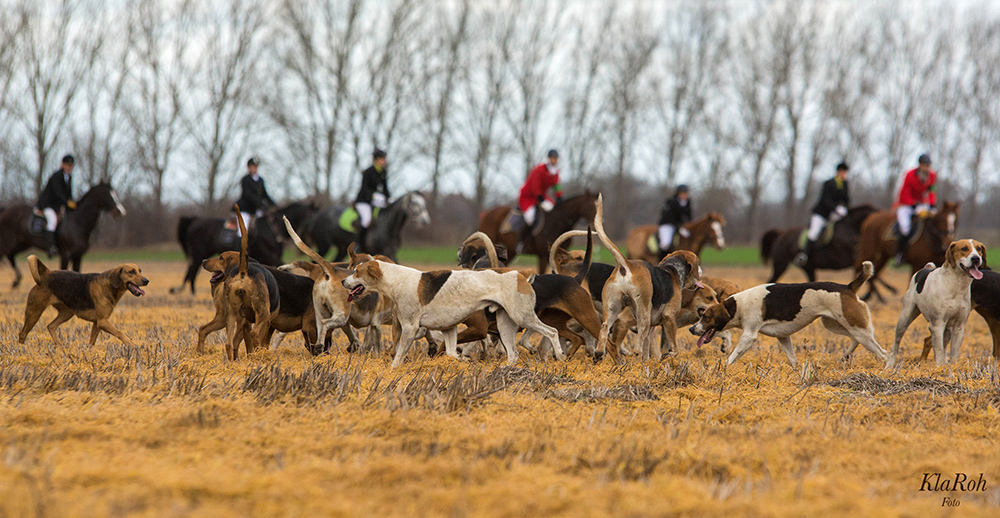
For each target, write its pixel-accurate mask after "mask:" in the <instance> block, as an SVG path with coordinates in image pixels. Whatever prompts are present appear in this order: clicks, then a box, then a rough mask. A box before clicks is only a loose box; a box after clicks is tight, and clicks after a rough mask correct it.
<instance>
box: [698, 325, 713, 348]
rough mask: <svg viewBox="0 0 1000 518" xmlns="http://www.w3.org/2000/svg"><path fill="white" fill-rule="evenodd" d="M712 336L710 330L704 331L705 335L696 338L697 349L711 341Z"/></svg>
mask: <svg viewBox="0 0 1000 518" xmlns="http://www.w3.org/2000/svg"><path fill="white" fill-rule="evenodd" d="M713 336H715V333H714V332H713V331H712V330H711V329H709V330H708V331H705V334H703V335H701V336H699V337H698V347H701V346H703V345H705V342H707V341H709V340H711V339H712V337H713Z"/></svg>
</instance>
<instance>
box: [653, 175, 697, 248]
mask: <svg viewBox="0 0 1000 518" xmlns="http://www.w3.org/2000/svg"><path fill="white" fill-rule="evenodd" d="M688 221H691V198H690V194H688V186H687V185H684V184H681V185H678V186H677V190H676V191H675V192H674V195H673V196H671V197H669V198H667V201H666V202H664V203H663V209H662V210H661V211H660V222H659V223H658V225H659V226H658V227H657V229H656V235H657V237H658V238H659V241H660V251H661V252H667V251H668V250H670V245H671V244H673V242H674V232H677V233H679V234H680V235H681V237H691V232H689V231H688V229H686V228H684V224H685V223H687V222H688Z"/></svg>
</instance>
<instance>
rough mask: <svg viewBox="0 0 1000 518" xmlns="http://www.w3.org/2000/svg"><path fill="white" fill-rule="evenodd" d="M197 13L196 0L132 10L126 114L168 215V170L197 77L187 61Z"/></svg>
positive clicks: (159, 205) (157, 0)
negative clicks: (186, 99)
mask: <svg viewBox="0 0 1000 518" xmlns="http://www.w3.org/2000/svg"><path fill="white" fill-rule="evenodd" d="M192 12H193V5H192V2H191V0H185V1H183V2H180V3H176V4H171V5H168V3H167V2H165V1H163V0H149V1H146V2H138V3H136V4H135V5H134V6H133V8H132V10H131V11H130V13H129V14H130V17H129V23H130V24H131V25H132V27H133V28H134V29H133V31H132V32H131V37H132V46H133V48H134V53H135V62H134V64H133V65H132V74H131V78H130V83H129V91H130V94H131V96H130V99H129V100H130V101H131V102H128V103H127V104H126V108H125V115H126V118H127V120H128V122H129V125H130V127H131V130H132V139H133V140H132V145H133V146H134V151H135V154H136V157H137V159H138V166H139V168H140V170H142V171H143V172H144V173H145V174H146V175H148V178H149V182H150V183H151V186H152V190H153V202H154V203H155V204H156V207H155V208H154V211H155V213H156V214H162V210H163V197H164V185H163V180H164V175H165V174H166V172H167V171H168V170H170V168H171V160H172V158H173V157H174V154H175V153H176V152H177V150H178V148H179V147H180V143H181V139H182V136H183V132H182V129H183V128H182V120H183V117H184V106H185V102H184V97H185V96H186V95H187V93H188V91H189V90H190V80H191V78H190V70H189V68H188V67H187V62H188V47H189V44H190V41H191V33H192V31H191V26H192V23H193V21H192V19H191V14H192Z"/></svg>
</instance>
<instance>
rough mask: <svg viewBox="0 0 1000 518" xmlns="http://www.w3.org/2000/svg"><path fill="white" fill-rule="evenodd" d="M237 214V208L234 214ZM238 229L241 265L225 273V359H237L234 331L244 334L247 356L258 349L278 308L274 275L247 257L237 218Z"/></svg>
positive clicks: (243, 228)
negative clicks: (226, 307) (226, 308)
mask: <svg viewBox="0 0 1000 518" xmlns="http://www.w3.org/2000/svg"><path fill="white" fill-rule="evenodd" d="M239 211H240V207H239V205H237V206H236V212H239ZM236 221H237V223H239V225H240V234H241V237H240V256H239V258H240V261H239V266H238V267H237V269H236V270H235V271H232V270H231V271H229V272H226V275H227V277H228V278H227V279H226V280H225V283H226V287H225V288H224V289H225V290H226V292H227V293H226V303H227V304H228V305H229V310H228V312H227V314H226V357H227V358H228V359H230V360H235V359H237V358H238V357H239V350H238V349H237V345H238V342H237V341H236V339H237V334H236V329H237V327H239V328H240V329H241V330H242V331H243V340H244V341H245V342H246V347H247V354H248V355H249V354H250V353H252V352H253V351H254V350H256V349H257V347H258V346H260V344H262V343H264V342H263V340H264V338H265V337H266V336H270V335H269V334H268V333H269V331H270V328H271V317H272V315H273V314H276V313H277V311H278V308H279V304H280V299H279V298H278V284H277V282H276V281H275V280H274V275H272V274H271V272H269V271H267V270H266V269H265V268H264V267H263V266H261V265H260V264H259V263H256V262H254V263H251V262H250V257H249V256H248V254H247V234H248V232H247V229H246V225H244V224H243V218H236Z"/></svg>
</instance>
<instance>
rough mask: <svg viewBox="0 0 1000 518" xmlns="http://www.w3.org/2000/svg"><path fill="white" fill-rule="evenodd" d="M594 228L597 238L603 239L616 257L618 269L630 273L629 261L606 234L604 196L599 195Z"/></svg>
mask: <svg viewBox="0 0 1000 518" xmlns="http://www.w3.org/2000/svg"><path fill="white" fill-rule="evenodd" d="M594 226H595V227H596V229H597V237H599V238H601V242H602V243H604V246H606V247H608V250H610V251H611V255H613V256H615V262H616V263H618V267H619V268H621V269H622V274H623V275H624V272H626V271H628V261H627V260H625V256H624V255H622V252H621V250H619V249H618V247H617V246H615V243H614V242H613V241H611V239H610V238H608V235H607V234H605V233H604V195H603V194H598V195H597V215H596V216H594Z"/></svg>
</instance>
